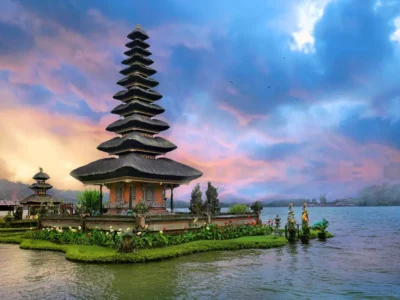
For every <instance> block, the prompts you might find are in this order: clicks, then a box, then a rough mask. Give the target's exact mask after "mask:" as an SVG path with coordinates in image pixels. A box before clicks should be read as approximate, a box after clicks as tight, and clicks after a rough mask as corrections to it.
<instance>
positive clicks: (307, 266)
mask: <svg viewBox="0 0 400 300" xmlns="http://www.w3.org/2000/svg"><path fill="white" fill-rule="evenodd" d="M295 212H296V218H297V220H299V219H300V216H301V208H295ZM309 212H310V223H313V222H314V221H317V220H320V219H321V218H323V217H324V218H326V219H327V220H328V221H329V222H330V224H329V228H328V229H329V231H331V232H332V233H334V234H335V235H336V236H335V237H334V238H332V239H328V240H327V241H326V242H321V241H317V240H312V241H311V242H310V244H309V245H301V244H300V243H299V244H296V245H288V246H285V247H282V248H276V249H268V250H240V251H224V252H209V253H200V254H194V255H190V256H184V257H179V258H176V259H172V260H168V261H163V262H152V263H146V264H136V265H93V264H82V263H72V262H68V261H67V260H65V257H64V254H63V253H56V252H45V251H30V250H20V249H19V248H18V246H17V245H1V244H0V299H6V300H8V299H10V300H11V299H251V300H255V299H400V207H337V208H336V207H332V208H330V207H326V208H319V207H311V208H309ZM277 213H278V214H279V215H280V216H281V218H282V221H284V219H285V217H286V214H287V209H286V208H264V210H263V220H268V219H272V218H273V217H275V216H276V214H277Z"/></svg>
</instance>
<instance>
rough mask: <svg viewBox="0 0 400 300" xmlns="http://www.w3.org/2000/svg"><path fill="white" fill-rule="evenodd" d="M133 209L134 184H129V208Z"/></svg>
mask: <svg viewBox="0 0 400 300" xmlns="http://www.w3.org/2000/svg"><path fill="white" fill-rule="evenodd" d="M131 209H132V185H130V186H129V210H131Z"/></svg>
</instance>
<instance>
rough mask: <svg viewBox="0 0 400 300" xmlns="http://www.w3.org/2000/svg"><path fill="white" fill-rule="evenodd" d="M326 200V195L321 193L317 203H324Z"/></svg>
mask: <svg viewBox="0 0 400 300" xmlns="http://www.w3.org/2000/svg"><path fill="white" fill-rule="evenodd" d="M326 202H327V200H326V196H325V194H322V195H321V196H320V197H319V203H321V204H326Z"/></svg>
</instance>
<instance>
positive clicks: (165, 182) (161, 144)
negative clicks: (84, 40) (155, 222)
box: [71, 25, 203, 212]
mask: <svg viewBox="0 0 400 300" xmlns="http://www.w3.org/2000/svg"><path fill="white" fill-rule="evenodd" d="M128 38H129V39H131V41H130V42H128V43H127V44H126V46H127V47H128V48H129V50H127V51H126V52H125V54H126V55H127V56H128V58H127V59H125V60H123V61H122V64H124V65H127V67H126V68H124V69H123V70H122V71H121V72H120V73H121V74H123V75H125V76H126V77H125V78H124V79H121V80H120V81H118V82H117V84H119V85H121V86H123V87H124V88H125V89H124V90H122V91H120V92H118V93H116V94H115V95H114V99H116V100H120V101H122V103H121V104H120V105H118V106H117V107H115V108H114V109H113V110H112V111H111V112H112V113H113V114H118V115H120V117H121V118H120V119H119V120H117V121H115V122H113V123H112V124H110V125H109V126H108V127H107V128H106V130H107V131H110V132H114V133H116V134H118V135H120V136H117V137H115V138H113V139H111V140H109V141H106V142H104V143H102V144H100V145H99V146H98V147H97V149H99V150H101V151H104V152H107V153H108V154H109V155H111V156H113V157H110V158H105V159H100V160H97V161H95V162H92V163H89V164H88V165H85V166H83V167H80V168H78V169H76V170H74V171H72V172H71V176H73V177H75V178H76V179H78V180H79V181H81V182H82V183H84V184H88V185H89V184H90V185H100V187H102V186H103V185H106V186H107V187H108V188H109V189H110V204H111V208H113V207H114V208H121V207H126V208H132V207H133V206H134V205H135V204H136V203H137V202H138V201H139V200H140V199H141V198H142V199H143V200H144V201H145V203H147V204H148V205H149V206H150V208H151V210H152V211H153V212H155V211H165V208H166V206H165V202H164V199H165V198H164V197H165V190H166V189H171V201H172V197H173V189H174V188H175V187H178V186H179V185H180V184H187V183H189V182H190V181H192V180H194V179H196V178H199V177H200V176H202V175H203V174H202V173H201V172H200V171H198V170H196V169H194V168H191V167H189V166H187V165H184V164H181V163H178V162H176V161H174V160H171V159H168V158H165V157H158V156H160V155H164V154H166V153H167V152H170V151H172V150H174V149H176V148H177V147H176V146H175V145H174V144H173V143H171V142H169V141H168V140H166V139H164V138H162V137H159V136H155V135H157V134H159V133H160V132H162V131H165V130H167V129H168V128H169V125H168V124H167V123H165V122H163V121H161V120H158V119H156V118H154V116H156V115H159V114H161V113H163V112H164V109H163V108H162V107H161V106H159V105H157V104H154V102H156V101H158V100H160V99H161V98H162V95H161V94H159V93H158V92H156V91H154V90H153V88H154V87H155V86H157V85H158V84H159V83H158V81H156V80H154V79H152V78H150V76H152V75H154V74H155V73H156V71H155V70H154V69H152V68H151V67H149V66H150V65H151V64H153V60H152V59H150V58H149V56H150V55H151V52H149V50H148V48H149V44H147V43H146V42H145V40H147V39H148V38H149V37H148V35H147V34H146V32H144V31H143V30H142V29H141V28H140V26H139V25H138V26H137V27H136V29H135V30H134V31H132V32H131V33H130V34H129V35H128ZM100 190H101V188H100Z"/></svg>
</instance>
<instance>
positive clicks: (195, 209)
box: [189, 184, 203, 214]
mask: <svg viewBox="0 0 400 300" xmlns="http://www.w3.org/2000/svg"><path fill="white" fill-rule="evenodd" d="M201 198H202V192H201V190H200V185H199V184H197V185H196V186H195V187H194V189H193V190H192V195H191V199H190V206H189V210H190V212H191V213H192V214H198V213H200V211H201V207H202V205H203V200H202V199H201Z"/></svg>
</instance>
